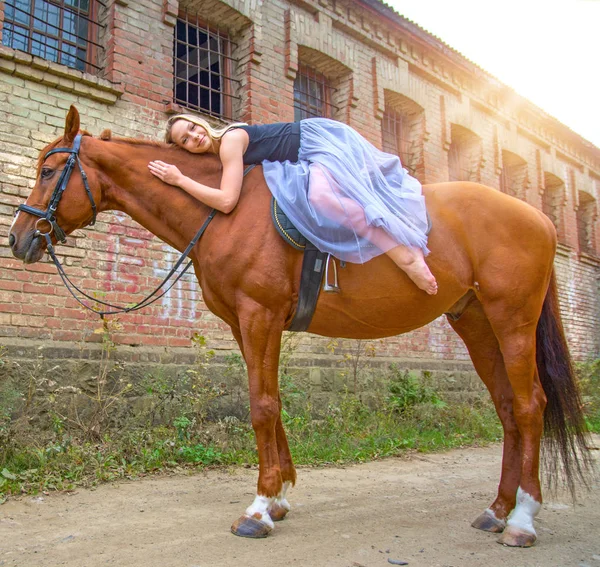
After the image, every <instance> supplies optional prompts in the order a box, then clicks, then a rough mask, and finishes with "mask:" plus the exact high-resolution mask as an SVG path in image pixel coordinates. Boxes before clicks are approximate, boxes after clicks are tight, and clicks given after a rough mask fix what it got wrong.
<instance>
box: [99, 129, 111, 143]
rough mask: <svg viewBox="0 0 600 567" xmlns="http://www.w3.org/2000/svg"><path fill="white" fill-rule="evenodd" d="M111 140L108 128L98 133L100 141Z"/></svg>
mask: <svg viewBox="0 0 600 567" xmlns="http://www.w3.org/2000/svg"><path fill="white" fill-rule="evenodd" d="M111 138H112V131H111V129H110V128H106V130H102V132H101V133H100V139H101V140H104V141H107V140H110V139H111Z"/></svg>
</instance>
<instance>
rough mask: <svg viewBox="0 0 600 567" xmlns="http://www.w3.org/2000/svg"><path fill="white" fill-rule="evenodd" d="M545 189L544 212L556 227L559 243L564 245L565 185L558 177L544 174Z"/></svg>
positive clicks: (543, 198)
mask: <svg viewBox="0 0 600 567" xmlns="http://www.w3.org/2000/svg"><path fill="white" fill-rule="evenodd" d="M544 187H545V188H544V193H543V194H542V211H543V212H544V213H545V214H546V216H548V217H549V218H550V220H551V221H552V223H553V224H554V226H555V227H556V232H557V234H558V241H559V242H563V243H564V237H565V234H564V225H563V209H564V203H565V184H564V182H563V181H562V180H561V179H559V178H558V177H556V175H554V174H552V173H548V172H544Z"/></svg>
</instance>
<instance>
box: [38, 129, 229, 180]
mask: <svg viewBox="0 0 600 567" xmlns="http://www.w3.org/2000/svg"><path fill="white" fill-rule="evenodd" d="M79 133H80V134H81V135H82V136H90V137H93V136H92V134H90V133H89V132H87V131H86V130H80V131H79ZM63 139H64V137H60V138H58V139H56V140H54V142H51V143H50V144H48V145H47V146H46V147H45V148H44V149H43V151H42V152H41V153H40V155H39V158H38V162H37V176H38V177H39V175H40V170H41V167H42V164H43V163H44V159H45V157H46V154H47V153H48V152H49V151H50V150H53V149H54V148H58V147H60V146H61V144H62V143H63ZM98 139H100V140H102V141H105V142H115V143H118V144H124V145H130V146H138V147H139V146H146V147H149V148H159V149H165V150H167V149H169V150H179V149H180V148H178V146H177V145H176V144H173V143H167V142H161V141H158V140H149V139H144V138H130V137H124V136H123V137H121V136H113V134H112V132H111V131H110V129H106V130H103V131H102V132H101V134H100V136H99V137H98ZM181 151H182V152H183V154H188V152H186V151H185V150H181ZM205 157H208V156H205ZM214 157H215V158H216V159H217V161H218V158H217V156H214ZM219 163H220V162H219Z"/></svg>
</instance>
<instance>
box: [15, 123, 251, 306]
mask: <svg viewBox="0 0 600 567" xmlns="http://www.w3.org/2000/svg"><path fill="white" fill-rule="evenodd" d="M80 146H81V134H78V135H77V136H75V140H74V141H73V147H72V148H54V149H53V150H50V151H49V152H48V153H47V154H46V155H45V156H44V161H45V160H46V159H48V157H49V156H51V155H52V154H58V153H68V154H70V155H69V158H68V159H67V162H66V164H65V167H64V168H63V170H62V172H61V174H60V177H59V178H58V181H57V182H56V186H55V187H54V191H53V192H52V195H51V197H50V201H49V203H48V208H47V209H46V210H45V211H42V210H40V209H36V208H35V207H30V206H29V205H25V204H23V205H19V206H18V207H17V211H23V212H24V213H29V214H30V215H34V216H36V217H39V219H38V220H37V221H36V223H35V236H36V237H44V238H45V240H46V249H47V251H48V254H49V255H50V257H51V258H52V261H53V262H54V265H55V266H56V269H57V270H58V275H59V276H60V278H61V280H62V281H63V283H64V284H65V287H66V288H67V289H68V290H69V293H70V294H71V295H72V296H73V297H74V298H75V300H76V301H77V303H79V304H80V305H82V306H83V307H85V308H86V309H88V310H89V311H93V312H94V313H96V314H98V315H100V317H104V315H115V314H117V313H129V312H130V311H137V310H138V309H141V308H142V307H146V306H148V305H150V304H151V303H154V302H155V301H157V300H158V299H160V298H161V297H162V296H163V295H165V294H166V293H167V292H168V291H169V290H170V289H171V288H172V287H173V286H174V285H175V284H176V283H177V282H178V281H179V280H180V279H181V277H182V276H183V275H184V274H185V273H186V272H187V271H188V269H189V268H190V266H191V265H192V264H193V261H192V260H190V261H189V262H188V263H187V264H186V266H185V267H184V268H183V270H181V272H179V274H178V275H177V277H176V278H175V280H173V282H172V283H171V284H170V285H169V287H167V288H166V289H165V290H164V291H163V292H162V293H161V294H160V295H156V294H157V293H158V292H159V291H160V290H161V288H162V287H163V286H164V285H165V284H166V283H167V282H168V281H169V280H170V279H171V277H172V276H173V275H174V274H175V272H176V271H177V270H178V269H179V267H180V266H181V264H182V263H183V261H184V260H185V259H186V258H187V256H188V255H189V253H190V252H191V251H192V249H193V248H194V246H195V245H196V243H197V242H198V240H200V237H201V236H202V234H204V231H205V230H206V227H207V226H208V224H209V223H210V221H211V220H212V219H213V218H214V216H215V214H216V213H217V211H216V209H212V210H211V212H210V213H209V215H208V218H207V219H206V220H205V221H204V223H203V224H202V226H201V227H200V230H199V231H198V232H197V233H196V235H195V236H194V238H193V239H192V241H191V242H190V243H189V244H188V246H187V248H186V249H185V250H184V251H183V252H182V254H181V256H180V257H179V260H178V261H177V262H176V263H175V265H174V266H173V268H171V270H170V271H169V273H168V274H167V276H166V277H165V278H164V279H163V281H162V282H161V283H160V285H159V286H158V287H157V288H156V289H155V290H154V291H153V292H152V293H150V295H148V296H147V297H145V298H144V299H142V300H141V301H140V302H139V303H136V304H133V305H126V306H120V305H113V304H111V303H108V302H106V301H102V300H100V299H98V298H96V297H92V296H91V295H88V294H87V293H85V292H84V291H82V290H80V289H79V288H78V287H77V286H76V285H75V284H74V283H73V282H72V281H71V280H70V279H69V276H67V274H66V273H65V270H64V268H63V267H62V265H61V263H60V261H59V260H58V258H57V257H56V253H55V252H54V246H53V245H52V233H54V234H55V236H56V239H57V240H58V241H60V242H62V243H63V244H64V243H65V242H66V241H67V235H66V233H65V231H64V230H63V229H62V228H61V227H60V226H59V225H58V222H57V220H56V209H57V208H58V204H59V203H60V200H61V198H62V196H63V194H64V192H65V189H66V188H67V184H68V183H69V180H70V179H71V174H72V173H73V170H74V169H75V164H77V166H78V167H79V172H80V173H81V179H82V180H83V187H84V189H85V192H86V193H87V196H88V198H89V200H90V204H91V205H92V220H91V221H90V222H89V223H88V224H87V225H86V226H92V225H93V224H95V222H96V215H97V213H98V210H97V207H96V203H95V201H94V197H93V196H92V192H91V190H90V186H89V184H88V180H87V175H86V174H85V171H83V167H82V165H81V161H79V148H80ZM250 169H251V167H250V168H248V169H246V171H245V172H244V175H246V173H248V171H249V170H250ZM43 222H46V223H48V226H49V227H50V228H49V230H47V231H46V232H42V231H41V230H40V223H43ZM73 289H75V290H77V292H79V293H80V294H81V295H83V296H84V297H86V298H87V299H89V300H91V301H94V302H95V303H96V304H100V305H105V306H106V307H109V308H110V310H104V311H102V310H100V309H99V308H97V307H90V306H89V305H87V304H86V303H84V302H83V301H82V300H81V299H79V297H77V295H76V294H75V293H74V292H73Z"/></svg>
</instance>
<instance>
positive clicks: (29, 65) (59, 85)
mask: <svg viewBox="0 0 600 567" xmlns="http://www.w3.org/2000/svg"><path fill="white" fill-rule="evenodd" d="M0 72H2V73H7V74H9V75H14V76H15V77H21V78H23V79H28V80H30V81H35V82H37V83H41V84H43V85H48V86H50V87H54V88H56V89H59V90H61V91H66V92H72V93H74V94H77V95H79V96H84V97H87V98H90V99H92V100H97V101H100V102H103V103H105V104H115V103H116V102H117V100H118V99H119V97H120V96H121V95H122V94H123V89H122V88H120V87H117V86H116V85H114V84H113V83H111V82H110V81H107V80H106V79H101V78H99V77H96V76H94V75H90V74H89V73H84V72H82V71H78V70H76V69H71V68H70V67H65V66H64V65H59V64H58V63H54V62H52V61H47V60H46V59H42V58H41V57H36V56H34V55H30V54H29V53H25V52H24V51H18V50H16V49H12V48H10V47H5V46H0Z"/></svg>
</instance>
